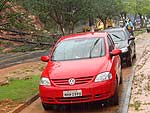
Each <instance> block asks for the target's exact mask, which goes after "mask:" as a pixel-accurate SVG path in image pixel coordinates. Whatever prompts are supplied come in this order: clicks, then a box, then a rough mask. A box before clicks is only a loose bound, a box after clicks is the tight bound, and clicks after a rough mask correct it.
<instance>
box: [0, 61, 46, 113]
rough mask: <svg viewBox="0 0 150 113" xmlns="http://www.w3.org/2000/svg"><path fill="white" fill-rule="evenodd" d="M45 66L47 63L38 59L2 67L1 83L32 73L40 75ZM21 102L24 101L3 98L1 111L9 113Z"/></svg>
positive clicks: (25, 76) (4, 83)
mask: <svg viewBox="0 0 150 113" xmlns="http://www.w3.org/2000/svg"><path fill="white" fill-rule="evenodd" d="M45 66H46V63H44V62H42V61H38V62H30V63H25V64H19V65H15V66H12V67H8V68H4V69H0V75H1V76H0V85H6V84H9V80H10V79H12V78H18V79H26V78H28V77H30V76H32V75H40V74H41V72H42V70H43V68H44V67H45ZM20 104H22V103H20V102H14V101H12V100H10V99H6V100H1V101H0V113H8V112H9V111H11V110H13V109H14V108H15V107H17V106H18V105H20Z"/></svg>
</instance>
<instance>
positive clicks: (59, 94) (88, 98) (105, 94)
mask: <svg viewBox="0 0 150 113" xmlns="http://www.w3.org/2000/svg"><path fill="white" fill-rule="evenodd" d="M69 90H82V96H79V97H63V91H69ZM39 91H40V98H41V101H42V103H47V104H73V103H84V102H94V101H100V100H105V99H108V98H110V97H112V96H113V95H114V91H115V82H114V81H113V80H109V81H105V82H101V83H91V84H84V85H77V86H74V87H73V86H67V87H52V86H49V87H47V86H39Z"/></svg>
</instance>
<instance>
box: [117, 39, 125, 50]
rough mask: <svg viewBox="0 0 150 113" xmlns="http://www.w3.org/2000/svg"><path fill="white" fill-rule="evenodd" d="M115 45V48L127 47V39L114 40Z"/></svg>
mask: <svg viewBox="0 0 150 113" xmlns="http://www.w3.org/2000/svg"><path fill="white" fill-rule="evenodd" d="M115 46H116V48H117V49H122V48H125V47H128V41H127V40H124V41H119V42H115Z"/></svg>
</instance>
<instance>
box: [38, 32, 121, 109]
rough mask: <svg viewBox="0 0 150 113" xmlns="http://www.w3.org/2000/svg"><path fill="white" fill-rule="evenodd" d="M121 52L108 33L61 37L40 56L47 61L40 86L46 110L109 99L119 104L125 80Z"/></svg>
mask: <svg viewBox="0 0 150 113" xmlns="http://www.w3.org/2000/svg"><path fill="white" fill-rule="evenodd" d="M119 54H121V50H119V49H116V48H115V45H114V43H113V40H112V39H111V36H110V35H109V34H108V33H106V32H104V33H97V32H89V33H80V34H72V35H69V36H63V37H61V38H60V39H59V40H58V42H57V43H56V45H55V46H54V47H53V49H52V51H51V53H50V55H49V56H42V57H41V60H42V61H45V62H48V64H47V66H46V67H45V69H44V70H43V73H42V75H41V79H40V85H39V93H40V98H41V102H42V105H43V107H44V109H45V110H48V109H52V108H53V106H54V105H62V104H76V103H86V102H94V101H102V100H107V99H108V100H110V102H111V103H112V104H114V105H118V104H119V101H118V98H119V97H118V86H119V83H122V73H121V60H120V56H119Z"/></svg>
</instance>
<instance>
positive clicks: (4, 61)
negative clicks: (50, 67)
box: [0, 50, 49, 69]
mask: <svg viewBox="0 0 150 113" xmlns="http://www.w3.org/2000/svg"><path fill="white" fill-rule="evenodd" d="M43 55H49V50H40V51H33V52H20V53H6V54H0V69H2V68H6V67H10V66H13V65H17V64H21V63H26V62H33V61H39V60H40V57H41V56H43Z"/></svg>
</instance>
